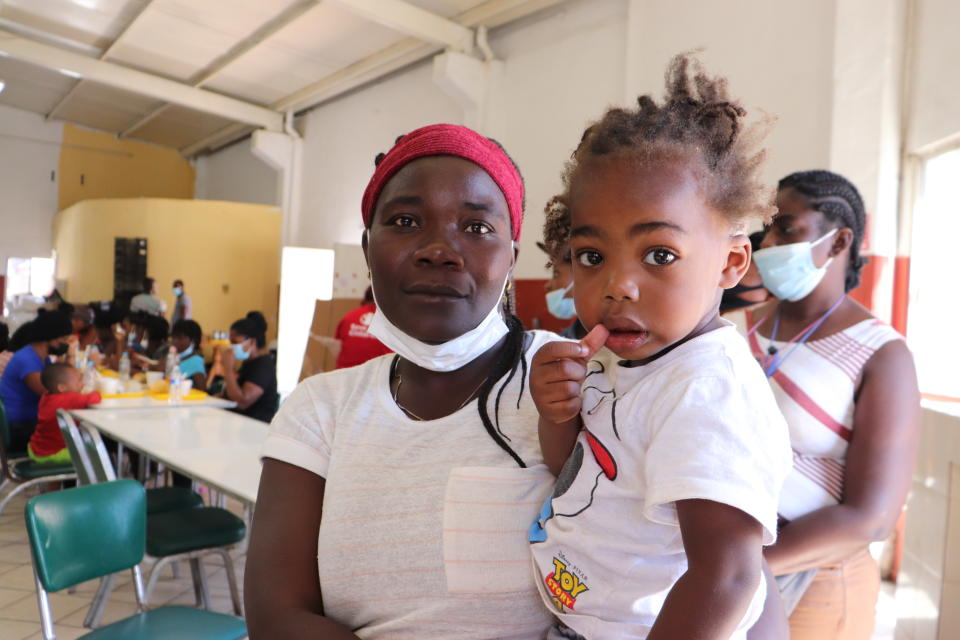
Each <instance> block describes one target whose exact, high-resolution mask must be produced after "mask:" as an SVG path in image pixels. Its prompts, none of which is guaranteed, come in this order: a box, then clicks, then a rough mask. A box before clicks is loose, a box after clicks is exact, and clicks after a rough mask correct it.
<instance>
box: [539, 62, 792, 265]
mask: <svg viewBox="0 0 960 640" xmlns="http://www.w3.org/2000/svg"><path fill="white" fill-rule="evenodd" d="M746 114H747V112H746V110H745V109H744V108H743V107H742V106H741V105H740V103H739V102H738V101H736V100H733V99H731V98H730V97H729V95H728V93H727V81H726V79H725V78H720V77H710V76H708V75H707V74H706V73H705V72H704V70H703V68H702V66H701V64H700V62H699V61H698V60H697V59H696V58H694V57H693V55H692V54H690V53H682V54H680V55H678V56H676V57H674V58H673V60H672V61H671V62H670V65H669V67H668V68H667V72H666V95H665V97H664V99H663V102H662V104H657V102H656V101H655V100H654V99H653V98H652V97H651V96H649V95H642V96H640V97H639V98H637V108H636V109H620V108H613V109H610V110H608V111H607V112H606V113H605V114H604V115H603V117H602V118H601V119H600V120H599V121H597V122H595V123H593V124H591V125H590V126H589V127H588V128H587V130H586V131H584V133H583V137H582V138H581V140H580V144H579V146H578V147H577V148H576V150H575V151H574V152H573V155H572V156H571V159H570V161H569V162H567V165H566V168H565V170H564V174H563V183H564V187H565V189H564V192H563V193H562V194H560V195H558V196H555V197H554V198H553V199H551V200H550V202H549V203H548V204H547V206H546V209H545V213H546V223H545V224H544V229H543V235H544V244H545V245H546V247H547V252H548V254H549V255H550V256H560V255H563V251H565V244H566V242H567V239H568V237H569V233H570V211H569V208H568V206H567V204H568V199H569V193H570V185H571V183H572V181H573V180H574V179H575V178H576V176H577V174H578V173H579V172H581V171H584V170H588V167H589V165H590V164H591V162H594V161H596V159H597V158H602V157H609V156H614V155H620V156H625V157H628V158H630V159H631V160H633V161H640V162H641V163H642V164H648V163H662V162H664V161H668V162H669V161H682V162H685V163H686V164H687V165H688V166H689V167H690V169H692V170H693V172H694V175H695V176H696V177H697V179H698V181H699V183H700V186H701V189H702V190H703V193H704V195H705V197H706V199H707V202H708V203H709V204H710V206H711V207H713V208H714V209H716V210H717V211H719V212H720V213H722V214H723V215H725V216H726V217H727V219H728V220H729V221H730V223H731V227H733V228H736V229H738V230H743V229H745V227H746V225H747V224H748V223H749V222H752V221H754V220H756V221H759V222H762V223H763V224H766V223H768V222H769V220H770V218H771V217H772V215H773V213H774V212H775V208H774V207H773V205H772V202H773V194H774V191H773V189H771V188H769V187H767V186H765V185H764V184H763V183H762V182H761V181H760V177H759V170H760V167H761V165H762V164H763V161H764V158H765V151H764V150H763V149H761V148H759V143H760V141H761V140H762V138H763V137H764V135H765V133H766V129H767V128H768V127H767V126H766V124H767V123H769V120H770V119H767V120H766V121H765V122H761V123H759V124H758V125H756V126H752V127H748V128H744V119H745V117H746Z"/></svg>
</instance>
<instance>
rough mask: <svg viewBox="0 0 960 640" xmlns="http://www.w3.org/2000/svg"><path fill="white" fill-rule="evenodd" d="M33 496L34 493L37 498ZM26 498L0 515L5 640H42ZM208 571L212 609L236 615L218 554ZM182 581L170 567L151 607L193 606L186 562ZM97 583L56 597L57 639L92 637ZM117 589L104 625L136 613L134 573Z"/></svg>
mask: <svg viewBox="0 0 960 640" xmlns="http://www.w3.org/2000/svg"><path fill="white" fill-rule="evenodd" d="M31 495H33V494H31ZM25 502H26V500H25V499H14V500H13V502H11V503H10V504H9V505H7V508H6V509H4V512H3V514H2V515H0V639H2V640H21V639H26V638H31V639H32V638H40V637H41V635H40V617H39V614H38V610H37V597H36V590H35V589H34V578H33V568H32V566H31V563H30V549H29V547H28V546H27V532H26V528H25V527H24V523H23V507H24V503H25ZM233 555H234V564H235V566H236V569H237V580H238V582H239V587H240V589H241V594H242V590H243V567H244V560H245V558H244V556H243V554H242V553H239V552H235V553H234V554H233ZM203 563H204V567H205V569H206V573H207V576H208V581H209V585H210V596H211V599H212V603H211V608H212V609H213V610H214V611H219V612H222V613H233V605H232V602H231V600H230V589H229V587H228V585H227V578H226V571H225V569H224V568H223V563H222V561H221V560H220V558H219V557H217V556H210V557H207V558H204V560H203ZM180 564H181V566H180V578H178V579H174V578H173V575H172V571H171V570H170V569H169V568H166V569H164V571H163V574H162V576H161V578H160V580H159V582H157V586H156V587H155V588H154V590H153V593H152V594H151V596H150V605H151V606H159V605H162V604H184V605H188V606H193V605H194V603H195V599H194V595H193V581H192V580H191V579H190V568H189V566H188V565H187V564H186V563H180ZM143 567H144V568H143V573H144V582H146V578H147V577H148V576H149V569H150V565H149V564H146V563H145V564H144V565H143ZM97 584H98V583H97V581H91V582H86V583H84V584H81V585H78V586H77V590H76V593H74V594H73V595H69V594H67V592H66V591H61V592H58V593H55V594H51V596H50V608H51V610H52V611H53V618H54V621H55V628H56V635H57V640H72V639H74V638H78V637H80V636H82V635H83V634H84V633H89V631H90V630H89V629H85V628H83V619H84V617H85V616H86V614H87V609H88V608H89V606H90V602H91V601H92V599H93V595H94V593H95V592H96V589H97ZM116 584H117V586H116V588H115V589H114V590H113V593H112V594H111V596H110V599H109V601H108V603H107V606H106V608H105V609H104V613H103V619H102V624H107V623H110V622H114V621H116V620H119V619H120V618H124V617H126V616H129V615H131V614H133V613H135V612H136V605H135V602H136V600H135V598H134V594H133V581H132V579H131V576H130V572H124V573H123V574H119V575H118V576H117V581H116Z"/></svg>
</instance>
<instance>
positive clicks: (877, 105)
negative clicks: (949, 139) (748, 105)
mask: <svg viewBox="0 0 960 640" xmlns="http://www.w3.org/2000/svg"><path fill="white" fill-rule="evenodd" d="M835 7H836V8H835V14H834V15H835V24H834V54H833V55H834V61H833V69H834V72H833V112H832V125H831V132H830V167H831V169H833V170H834V171H837V172H838V173H841V174H843V175H844V176H846V177H847V178H849V179H850V180H851V181H852V182H853V183H854V184H855V185H857V188H858V189H859V190H860V192H861V194H862V195H863V199H864V203H865V205H866V209H867V215H868V221H867V230H866V237H867V241H866V244H865V249H866V250H865V252H864V253H865V255H867V256H869V257H870V261H871V262H870V263H869V264H868V265H867V266H866V267H865V269H864V272H863V278H862V282H861V285H860V287H859V288H858V289H857V291H856V294H855V296H854V297H856V298H857V299H858V300H859V301H860V302H861V303H863V304H865V305H866V306H868V307H870V308H871V309H872V310H873V311H874V313H876V314H877V315H878V316H879V317H880V318H882V319H883V320H886V321H888V322H889V321H890V320H891V313H892V308H893V292H894V261H895V257H896V255H897V240H898V233H899V230H898V213H897V212H898V200H899V190H900V179H899V178H900V148H901V126H900V109H901V101H900V93H901V92H900V83H901V77H900V76H901V67H902V59H903V19H904V15H903V4H902V3H901V2H898V1H897V0H837V2H836V5H835ZM811 99H819V98H818V97H812V98H811Z"/></svg>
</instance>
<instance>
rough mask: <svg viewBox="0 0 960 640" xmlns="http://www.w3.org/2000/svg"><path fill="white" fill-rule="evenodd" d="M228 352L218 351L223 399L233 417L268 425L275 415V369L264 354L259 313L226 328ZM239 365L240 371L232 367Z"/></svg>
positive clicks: (264, 326)
mask: <svg viewBox="0 0 960 640" xmlns="http://www.w3.org/2000/svg"><path fill="white" fill-rule="evenodd" d="M230 343H231V347H232V348H231V349H222V350H221V352H220V365H221V366H222V372H221V373H222V375H223V381H224V387H223V397H225V398H228V399H230V400H233V401H234V402H236V403H237V407H236V409H234V411H236V412H237V413H242V414H243V415H245V416H250V417H251V418H255V419H257V420H261V421H263V422H270V420H272V419H273V414H274V413H276V412H277V365H276V362H274V360H273V356H272V355H270V352H269V351H267V349H266V347H267V321H266V319H265V318H264V317H263V314H262V313H260V312H259V311H251V312H250V313H248V314H247V315H246V317H245V318H241V319H240V320H237V321H236V322H234V323H233V324H232V325H230ZM238 361H239V362H240V363H241V364H240V371H239V372H238V371H237V370H236V363H237V362H238Z"/></svg>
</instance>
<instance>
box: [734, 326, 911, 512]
mask: <svg viewBox="0 0 960 640" xmlns="http://www.w3.org/2000/svg"><path fill="white" fill-rule="evenodd" d="M724 317H725V318H727V319H728V320H730V321H731V322H733V323H735V324H736V325H737V329H738V330H739V331H740V333H741V334H742V335H746V334H747V332H748V331H749V329H750V328H751V327H752V326H753V325H754V324H755V323H756V322H758V321H759V320H760V317H752V314H751V312H750V311H737V312H735V313H731V314H728V315H726V316H724ZM902 339H903V336H901V335H900V334H899V333H897V331H896V330H894V329H893V328H892V327H891V326H889V325H888V324H886V323H884V322H882V321H880V320H877V319H875V318H868V319H867V320H864V321H862V322H858V323H857V324H855V325H853V326H850V327H848V328H846V329H844V330H843V331H839V332H837V333H834V334H833V335H829V336H827V337H825V338H820V339H818V340H808V341H807V342H805V343H803V344H801V345H799V346H797V347H796V351H794V352H793V353H792V355H790V357H789V358H787V359H786V360H784V362H783V364H782V365H781V366H780V368H779V369H778V370H777V371H776V372H775V373H774V374H773V376H771V377H770V378H768V380H769V382H770V386H771V388H772V389H773V394H774V396H775V397H776V399H777V404H778V405H779V406H780V410H781V411H782V412H783V416H784V418H786V421H787V425H788V427H789V429H790V444H791V447H792V448H793V471H792V472H791V473H790V475H789V476H788V477H787V480H786V482H785V483H784V485H783V491H782V492H781V494H780V507H779V511H780V515H781V516H782V517H783V518H786V519H787V520H793V519H795V518H798V517H800V516H802V515H805V514H807V513H810V512H811V511H816V510H817V509H821V508H823V507H828V506H832V505H836V504H839V503H840V502H842V500H843V486H844V473H845V470H846V459H847V447H848V446H849V444H850V440H851V437H852V434H853V415H854V405H855V399H854V398H855V395H856V393H857V390H858V389H859V387H860V382H861V379H862V376H863V367H864V365H866V363H867V361H868V360H869V359H870V357H871V356H872V355H873V354H874V353H876V351H877V350H878V349H880V348H881V347H883V346H884V345H885V344H887V343H888V342H890V341H892V340H902ZM748 340H749V342H750V350H751V351H752V352H753V355H754V357H756V358H758V359H759V358H761V357H764V356H766V355H767V353H768V351H767V350H768V348H769V346H770V344H771V343H770V340H769V339H768V338H765V337H764V336H762V335H760V333H759V332H757V331H754V332H753V334H751V335H750V336H749V338H748ZM785 344H786V343H785V342H783V341H779V340H776V341H774V342H773V345H774V346H775V347H777V348H786V349H787V350H789V349H792V348H793V347H792V346H786V347H785Z"/></svg>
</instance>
